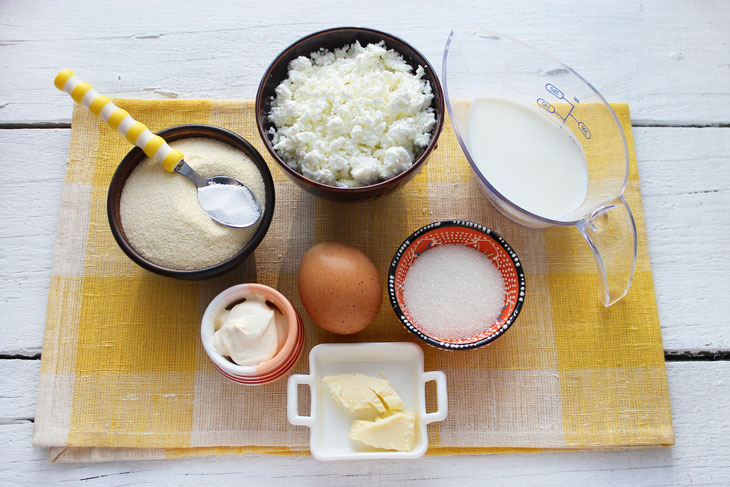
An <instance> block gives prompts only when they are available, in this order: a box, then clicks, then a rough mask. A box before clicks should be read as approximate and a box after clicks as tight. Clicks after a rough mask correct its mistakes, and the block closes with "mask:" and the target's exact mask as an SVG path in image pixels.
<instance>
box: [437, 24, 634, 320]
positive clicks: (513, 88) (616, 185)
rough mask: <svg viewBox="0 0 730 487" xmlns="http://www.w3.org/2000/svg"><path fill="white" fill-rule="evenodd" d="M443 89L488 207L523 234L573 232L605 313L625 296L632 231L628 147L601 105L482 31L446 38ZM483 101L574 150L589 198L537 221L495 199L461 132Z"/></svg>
mask: <svg viewBox="0 0 730 487" xmlns="http://www.w3.org/2000/svg"><path fill="white" fill-rule="evenodd" d="M442 81H443V86H444V94H445V95H446V105H447V107H448V110H449V116H450V117H451V122H452V125H453V127H454V130H455V132H456V136H457V138H458V140H459V144H460V145H461V148H462V149H463V151H464V153H465V155H466V158H467V160H468V161H469V164H471V166H472V168H473V169H474V172H475V173H476V176H477V179H478V181H479V183H480V186H481V188H482V189H483V190H484V192H485V194H486V195H487V197H488V199H489V200H490V201H491V202H492V203H493V204H494V206H495V207H496V208H497V209H498V210H499V211H500V212H501V213H502V214H504V215H505V216H507V217H508V218H509V219H511V220H513V221H515V222H517V223H520V224H523V225H526V226H529V227H536V228H543V227H547V226H550V225H560V226H575V227H576V228H577V229H578V230H579V231H580V233H581V234H582V235H583V237H584V238H585V240H586V242H588V245H589V246H590V248H591V251H592V252H593V256H594V257H595V261H596V264H597V266H598V271H599V297H600V299H601V302H603V304H604V305H606V306H610V305H612V304H614V303H615V302H616V301H618V300H619V299H621V298H622V297H623V296H625V295H626V293H627V292H628V290H629V286H630V285H631V279H632V277H633V274H634V269H635V267H636V248H637V247H636V224H635V222H634V217H633V215H632V213H631V209H630V208H629V206H628V204H627V203H626V200H625V199H624V197H623V192H624V189H625V188H626V183H627V181H628V176H629V152H628V146H627V144H626V138H625V136H624V133H623V130H622V128H621V125H620V123H619V121H618V119H617V118H616V114H615V113H614V112H613V110H612V109H611V106H610V105H609V104H608V103H607V102H606V100H605V99H604V98H603V97H602V96H601V95H600V93H598V91H596V89H595V88H593V86H591V84H590V83H588V82H587V81H586V80H584V79H583V78H582V77H581V76H580V75H579V74H578V73H576V72H575V71H573V70H572V69H571V68H569V67H568V66H566V65H565V64H563V63H561V62H560V61H558V60H556V59H554V58H552V57H551V56H549V55H548V54H545V53H543V52H542V51H539V50H538V49H535V48H533V47H530V46H529V45H527V44H525V43H522V42H519V41H516V40H514V39H510V38H508V37H505V36H502V35H498V34H493V33H490V32H486V31H482V30H454V31H452V32H451V33H450V34H449V38H448V40H447V42H446V48H445V50H444V59H443V73H442ZM482 98H487V99H492V100H495V99H496V100H505V101H506V102H508V103H512V104H519V105H520V106H521V107H522V108H526V109H528V110H530V111H531V112H533V113H534V114H535V115H536V116H537V117H538V118H539V119H541V120H548V121H549V122H552V124H554V126H555V127H557V129H559V130H560V131H562V133H563V135H564V136H565V137H569V138H570V139H572V141H573V142H574V143H575V144H576V145H578V146H579V149H578V150H580V152H582V154H583V157H584V159H585V165H586V169H587V191H586V196H585V199H584V200H583V202H582V203H581V204H580V205H579V206H578V207H577V208H575V209H573V210H572V211H569V212H568V213H567V214H565V215H563V216H561V217H557V218H556V217H555V215H551V216H549V217H548V216H546V214H545V213H543V214H542V215H541V214H540V213H541V212H540V211H539V209H538V210H536V209H535V207H532V211H528V210H527V209H525V208H523V207H521V206H520V204H518V203H516V202H515V201H513V200H511V199H510V198H508V197H507V196H505V194H503V193H504V192H505V191H504V186H503V187H502V188H503V189H502V191H503V192H500V188H498V187H496V185H495V184H494V180H496V176H495V175H494V174H493V175H492V177H491V179H492V181H491V182H490V174H485V173H484V172H486V171H482V170H480V168H479V165H478V164H477V161H476V160H475V157H474V150H473V149H474V148H475V147H476V144H477V141H476V140H473V141H472V145H470V140H469V130H468V125H467V124H468V121H469V114H470V109H471V107H472V106H473V102H474V101H475V100H479V99H482ZM494 113H495V117H496V116H499V114H498V113H497V112H496V111H495V112H494ZM487 115H489V114H487ZM541 123H542V122H541ZM472 130H473V129H472ZM521 130H523V131H524V133H515V134H510V136H511V137H513V139H514V140H515V141H518V143H519V144H535V143H536V142H535V141H534V140H532V138H531V133H530V131H529V129H527V128H523V129H521ZM485 135H488V134H485ZM472 137H473V138H474V139H476V138H477V137H475V136H474V134H472ZM545 150H550V148H549V147H546V148H545ZM482 167H484V165H483V164H482ZM508 169H509V168H507V169H506V170H508ZM510 177H512V176H510ZM513 177H514V178H518V180H520V181H528V179H529V178H531V177H533V178H539V177H540V176H539V171H534V172H532V173H531V172H530V171H526V172H515V174H514V176H513ZM530 183H532V184H538V183H540V181H539V180H531V181H530ZM546 184H547V183H546ZM560 186H561V183H560V182H557V183H556V181H555V180H553V181H552V182H550V183H549V187H541V188H540V190H541V191H539V197H544V198H550V194H551V193H552V194H555V193H554V192H555V191H561V190H562V188H561V187H560ZM542 190H544V192H543V191H542ZM512 199H515V198H514V197H513V198H512ZM523 206H527V205H525V204H524V203H523Z"/></svg>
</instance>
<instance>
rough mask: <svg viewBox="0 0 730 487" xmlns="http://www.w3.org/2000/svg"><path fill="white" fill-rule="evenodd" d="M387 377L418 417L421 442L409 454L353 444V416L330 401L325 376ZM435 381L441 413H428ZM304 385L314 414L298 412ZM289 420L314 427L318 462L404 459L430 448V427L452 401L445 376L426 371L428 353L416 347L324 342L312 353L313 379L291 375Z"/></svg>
mask: <svg viewBox="0 0 730 487" xmlns="http://www.w3.org/2000/svg"><path fill="white" fill-rule="evenodd" d="M354 373H358V374H364V375H370V376H373V377H381V376H384V377H385V378H386V379H388V380H389V381H390V383H391V384H392V385H393V389H395V391H396V392H397V393H398V395H400V397H401V399H403V404H404V406H405V408H406V409H408V410H410V411H413V412H414V413H415V414H416V439H415V444H414V446H413V448H412V449H411V450H410V451H407V452H400V451H391V450H382V449H378V448H372V447H369V446H367V445H365V444H363V443H360V442H357V441H353V440H350V438H349V437H348V436H347V435H348V432H349V430H350V425H351V424H352V420H353V418H352V416H351V415H350V414H349V413H348V412H347V411H345V409H344V408H342V407H341V406H340V405H339V404H337V403H336V402H335V400H334V399H333V398H332V397H331V395H330V393H329V391H328V390H327V386H326V385H325V384H324V383H323V382H322V379H323V378H324V377H327V376H330V375H338V374H354ZM429 381H435V382H436V400H437V405H438V409H437V410H436V411H435V412H432V413H427V412H426V382H429ZM299 384H306V385H308V386H309V388H310V392H311V394H310V396H311V400H310V414H309V416H301V415H300V414H299V411H298V401H299V389H298V386H299ZM287 395H288V398H287V416H288V418H289V422H290V423H291V424H294V425H302V426H308V427H309V428H310V430H311V431H310V435H309V449H310V451H311V452H312V456H313V457H315V458H316V459H318V460H353V459H363V460H364V459H389V458H391V459H398V458H400V459H403V458H418V457H421V456H423V454H424V453H426V450H427V449H428V433H427V429H426V425H428V424H429V423H432V422H434V421H442V420H444V419H445V418H446V414H447V409H448V401H447V393H446V376H445V375H444V373H443V372H438V371H430V372H424V371H423V351H422V350H421V347H419V346H418V345H416V344H414V343H353V344H321V345H317V346H316V347H314V348H313V349H312V351H311V352H310V354H309V375H301V374H298V375H292V376H291V377H289V382H288V392H287Z"/></svg>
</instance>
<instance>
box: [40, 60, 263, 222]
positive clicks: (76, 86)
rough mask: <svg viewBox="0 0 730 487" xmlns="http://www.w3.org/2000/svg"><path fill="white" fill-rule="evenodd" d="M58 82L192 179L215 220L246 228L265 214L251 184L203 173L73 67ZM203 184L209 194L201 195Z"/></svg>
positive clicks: (161, 160)
mask: <svg viewBox="0 0 730 487" xmlns="http://www.w3.org/2000/svg"><path fill="white" fill-rule="evenodd" d="M54 84H55V85H56V88H58V89H59V90H61V91H65V92H66V93H68V94H69V95H71V98H73V99H74V101H75V102H76V103H79V104H81V105H83V106H85V107H86V108H88V109H89V110H90V111H91V113H93V114H94V115H96V116H97V117H99V118H101V119H102V120H104V121H105V122H106V123H108V124H109V126H110V127H111V128H113V129H114V130H116V131H117V132H119V133H121V134H122V135H124V136H125V137H126V138H127V140H128V141H129V142H131V143H132V144H134V145H136V146H137V147H139V148H140V149H142V150H143V151H144V153H145V154H146V155H147V157H149V158H150V159H154V160H156V161H157V162H159V163H160V164H162V167H163V168H165V170H166V171H168V172H176V173H178V174H180V175H182V176H185V177H186V178H188V179H190V180H191V181H192V182H193V183H194V184H195V186H196V187H197V188H198V203H199V204H200V206H201V208H203V210H205V212H206V213H208V215H209V216H210V217H211V218H212V219H213V220H215V221H217V222H218V223H221V224H223V225H226V226H229V227H235V228H246V227H250V226H251V225H253V224H254V223H256V222H257V221H258V220H259V218H261V204H260V203H259V200H258V199H257V198H256V195H255V194H253V192H252V191H251V189H250V188H249V187H248V186H246V185H245V184H243V183H242V182H240V181H238V180H237V179H234V178H231V177H228V176H214V177H212V178H204V177H202V176H201V175H200V174H198V173H197V172H195V170H194V169H193V168H192V167H190V166H189V165H188V163H187V162H185V160H184V159H183V154H182V152H180V151H179V150H177V149H173V148H172V147H170V146H169V145H168V144H167V142H165V140H164V139H163V138H162V137H160V136H159V135H155V134H153V133H152V132H151V131H150V130H149V129H148V128H147V127H146V126H145V125H144V124H143V123H140V122H138V121H136V120H135V119H133V118H132V116H131V115H129V113H127V111H126V110H124V109H123V108H119V107H117V106H116V105H115V104H114V103H113V102H112V101H111V100H110V99H109V98H107V97H106V96H104V95H101V94H99V92H97V91H96V90H95V89H94V88H93V87H92V86H91V85H90V84H89V83H87V82H85V81H81V80H80V79H79V78H78V77H77V76H76V75H75V74H74V72H73V71H71V70H70V69H64V70H62V71H61V72H60V73H58V74H57V75H56V79H55V80H54ZM203 188H206V189H205V190H204V191H205V193H206V194H205V195H203V196H202V197H201V194H202V193H201V189H203ZM232 190H233V191H232Z"/></svg>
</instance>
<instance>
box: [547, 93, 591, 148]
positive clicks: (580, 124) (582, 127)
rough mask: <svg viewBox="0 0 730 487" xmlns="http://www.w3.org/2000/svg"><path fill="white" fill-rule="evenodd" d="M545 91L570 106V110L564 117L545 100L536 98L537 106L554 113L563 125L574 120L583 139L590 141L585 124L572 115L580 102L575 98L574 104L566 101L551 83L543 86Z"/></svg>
mask: <svg viewBox="0 0 730 487" xmlns="http://www.w3.org/2000/svg"><path fill="white" fill-rule="evenodd" d="M545 89H546V90H547V92H548V93H550V94H551V95H553V96H554V97H555V98H557V99H558V100H563V101H564V102H565V103H567V104H568V105H570V110H568V113H567V114H566V115H565V116H563V115H561V114H559V113H558V112H557V110H556V109H555V106H553V105H552V104H551V103H549V102H548V101H547V100H545V99H543V98H538V99H537V104H538V105H539V106H541V107H542V108H543V109H544V110H545V111H547V112H548V113H554V114H555V115H557V116H558V117H560V118H561V119H562V120H563V123H567V121H568V118H572V119H573V120H575V123H576V124H577V125H578V130H580V133H581V134H583V137H585V138H586V139H590V138H591V131H590V130H589V129H588V127H587V126H586V124H585V123H583V122H581V121H580V120H578V119H577V118H575V115H573V110H574V109H575V105H577V104H579V103H580V100H578V98H577V97H573V101H574V102H575V104H573V103H572V102H570V101H568V99H567V98H565V93H563V92H562V91H561V90H560V88H558V87H557V86H555V85H554V84H552V83H547V84H546V85H545Z"/></svg>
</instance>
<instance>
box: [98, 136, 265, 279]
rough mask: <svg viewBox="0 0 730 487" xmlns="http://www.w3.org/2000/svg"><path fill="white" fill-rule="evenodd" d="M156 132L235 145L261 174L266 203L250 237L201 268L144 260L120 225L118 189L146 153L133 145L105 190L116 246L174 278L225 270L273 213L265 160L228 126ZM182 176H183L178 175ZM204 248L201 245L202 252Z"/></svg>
mask: <svg viewBox="0 0 730 487" xmlns="http://www.w3.org/2000/svg"><path fill="white" fill-rule="evenodd" d="M157 135H159V136H161V137H163V138H164V139H165V140H166V141H167V142H172V141H175V140H179V139H187V138H192V137H196V138H208V139H215V140H219V141H221V142H225V143H226V144H229V145H231V146H233V147H235V148H236V149H238V150H240V151H241V152H243V153H244V154H246V155H247V156H248V157H249V158H250V159H251V161H253V163H254V164H256V167H257V168H258V170H259V172H260V173H261V177H262V178H263V180H264V189H265V193H266V204H265V206H264V212H263V215H261V222H260V223H259V227H258V228H257V229H256V232H254V234H253V236H252V237H251V240H249V241H248V243H247V244H246V245H244V246H243V248H242V249H241V250H240V251H239V252H238V253H237V254H235V255H234V256H233V257H231V258H229V259H228V260H225V261H223V262H220V263H218V264H215V265H213V266H210V267H206V268H203V269H194V270H180V269H172V268H169V267H164V266H162V265H159V264H156V263H154V262H151V261H149V260H147V259H146V258H145V257H143V256H142V254H140V253H139V252H137V251H136V250H135V249H134V247H132V244H131V243H130V242H129V240H128V239H127V236H126V234H125V233H124V227H123V226H122V218H121V215H120V212H119V206H120V200H121V198H122V190H123V189H124V184H125V183H126V182H127V178H128V177H129V175H130V174H131V173H132V171H133V170H134V168H135V167H137V164H139V163H140V162H142V161H144V160H145V159H146V158H147V156H146V155H145V154H144V152H142V150H141V149H140V148H138V147H135V148H134V149H132V150H131V151H129V153H128V154H127V155H126V157H124V159H122V162H121V163H120V164H119V166H118V167H117V170H116V171H115V172H114V176H113V177H112V180H111V183H109V194H108V196H107V216H108V217H109V226H110V227H111V231H112V235H114V239H115V240H116V241H117V244H118V245H119V247H120V248H121V249H122V250H123V251H124V253H125V254H127V257H129V258H130V259H132V260H133V261H134V262H135V263H136V264H138V265H139V266H140V267H143V268H144V269H147V270H148V271H151V272H154V273H156V274H160V275H162V276H166V277H174V278H178V279H192V280H199V279H208V278H211V277H215V276H217V275H220V274H223V273H225V272H228V271H229V270H231V269H233V268H234V267H236V266H237V265H239V264H240V263H241V262H243V261H244V259H246V257H248V256H249V255H250V254H251V253H253V251H254V250H255V249H256V247H258V245H259V243H261V240H263V238H264V235H266V232H267V231H268V230H269V225H270V224H271V219H272V217H273V216H274V180H273V179H272V177H271V172H270V171H269V168H268V166H267V165H266V162H264V159H263V157H261V154H259V151H257V150H256V149H255V148H254V147H253V146H252V145H251V144H250V143H249V142H248V141H247V140H246V139H244V138H243V137H241V136H240V135H238V134H235V133H233V132H231V131H229V130H226V129H222V128H220V127H214V126H212V125H199V124H195V125H177V126H175V127H170V128H167V129H165V130H161V131H160V132H158V133H157ZM180 177H183V176H180ZM204 251H205V249H201V252H204Z"/></svg>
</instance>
